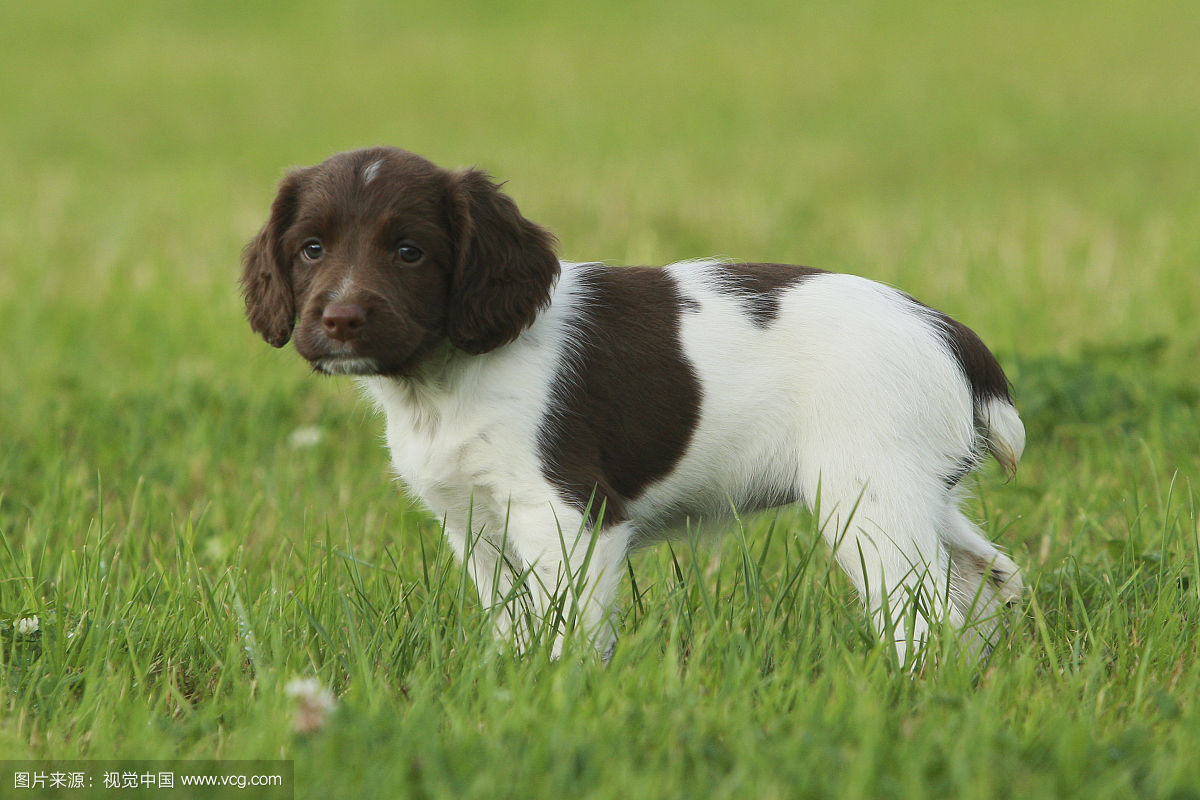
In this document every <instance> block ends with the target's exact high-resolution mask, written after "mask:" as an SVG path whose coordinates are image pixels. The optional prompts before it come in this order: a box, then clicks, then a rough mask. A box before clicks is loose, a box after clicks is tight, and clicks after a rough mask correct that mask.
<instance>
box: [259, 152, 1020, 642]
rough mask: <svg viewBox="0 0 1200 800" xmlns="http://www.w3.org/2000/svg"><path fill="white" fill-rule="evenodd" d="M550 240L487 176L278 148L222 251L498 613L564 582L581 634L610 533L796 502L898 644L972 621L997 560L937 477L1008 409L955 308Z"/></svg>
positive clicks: (884, 291) (755, 269)
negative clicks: (948, 310)
mask: <svg viewBox="0 0 1200 800" xmlns="http://www.w3.org/2000/svg"><path fill="white" fill-rule="evenodd" d="M554 247H555V241H554V238H553V237H552V236H551V235H550V234H549V233H548V232H547V231H546V230H544V229H543V228H541V227H539V226H538V225H536V224H534V223H533V222H531V221H529V220H528V219H526V218H525V217H523V216H522V215H521V213H520V211H519V210H518V209H517V207H516V205H515V204H514V203H513V201H512V200H511V199H509V197H507V196H506V195H505V194H504V193H502V192H501V191H500V187H499V186H498V185H497V184H496V183H494V182H493V181H492V180H491V179H490V178H489V177H488V176H487V175H486V174H484V173H482V172H479V171H476V170H473V169H465V170H446V169H442V168H440V167H438V166H436V165H434V164H432V163H430V162H429V161H427V160H425V159H423V158H421V157H419V156H417V155H414V154H412V153H409V152H405V151H403V150H397V149H392V148H374V149H368V150H358V151H354V152H348V153H341V154H338V155H335V156H333V157H331V158H330V159H328V160H327V161H325V162H324V163H322V164H319V165H317V166H315V167H309V168H305V169H297V170H294V171H292V172H290V173H289V174H288V175H287V176H286V177H285V178H284V179H283V181H282V182H281V183H280V185H279V190H278V194H277V196H276V197H275V200H274V203H273V204H272V206H271V212H270V216H269V218H268V220H267V222H266V224H265V225H264V226H263V228H262V230H261V231H260V232H259V234H258V235H257V236H256V237H255V238H254V239H253V240H252V241H251V242H250V243H249V244H248V245H247V247H246V250H245V254H244V264H243V266H244V272H243V275H242V287H243V290H244V294H245V300H246V314H247V317H248V319H249V322H250V325H251V327H252V328H253V329H254V330H255V331H257V332H258V333H260V334H261V335H262V336H263V338H265V339H266V340H267V341H268V342H270V343H271V344H272V345H274V346H275V347H282V346H283V345H284V344H286V343H287V342H288V340H289V339H294V340H295V343H296V349H297V350H298V351H299V352H300V354H301V355H302V356H303V357H304V358H306V359H307V360H308V362H309V363H310V364H311V365H312V367H313V369H315V370H316V371H317V372H321V373H325V374H328V375H353V376H356V377H357V378H358V379H359V380H360V381H361V383H362V384H363V385H364V386H365V388H366V390H367V392H368V393H369V394H370V396H371V397H372V398H373V399H374V401H375V403H376V404H377V405H378V407H379V408H380V409H381V410H382V411H383V413H384V415H385V417H386V420H387V443H388V447H389V449H390V452H391V461H392V465H393V466H394V468H395V471H396V473H397V474H398V475H399V477H400V478H401V479H403V481H404V483H405V484H407V486H408V487H409V489H410V490H411V491H412V493H413V494H414V495H415V496H416V497H418V498H419V499H420V500H421V501H422V502H423V503H424V504H425V505H426V506H427V507H428V508H429V510H430V511H431V512H432V513H433V514H434V516H435V517H437V519H439V520H443V521H444V526H445V534H446V536H447V538H448V539H449V541H450V543H451V544H452V546H453V548H454V550H455V551H456V552H457V553H458V554H459V556H460V557H461V558H463V559H465V561H466V563H467V567H468V570H469V572H470V574H471V576H472V578H473V579H474V581H475V583H476V587H477V588H478V590H479V593H480V596H481V599H482V601H483V602H484V604H485V605H486V606H498V608H497V612H496V617H497V626H498V628H499V631H500V633H501V634H502V635H507V633H508V631H509V630H510V629H511V628H513V627H514V626H515V627H516V629H517V633H518V640H521V639H522V638H523V637H527V636H528V634H529V628H528V625H529V622H528V621H529V620H535V621H536V620H537V619H538V618H539V616H540V617H543V618H547V617H551V616H553V614H555V613H562V612H563V611H564V607H563V605H558V604H559V603H562V602H563V598H564V597H565V598H566V600H565V605H566V606H567V608H566V611H567V613H569V614H571V615H573V616H574V615H577V616H575V619H576V620H577V621H578V622H579V623H580V624H581V625H582V627H583V629H584V630H585V631H586V632H587V634H588V635H589V636H590V637H591V639H592V641H593V642H594V643H595V645H596V647H597V648H598V649H599V650H600V651H601V652H607V651H608V649H609V648H610V646H611V644H612V643H613V642H614V641H615V632H614V629H613V623H612V618H613V615H612V613H611V607H612V603H613V598H614V595H615V593H616V590H617V586H618V581H619V579H620V576H621V574H622V571H623V563H624V560H625V558H626V556H627V555H628V553H629V552H630V550H631V549H632V548H634V547H637V546H641V545H645V544H648V543H650V542H653V541H655V540H657V539H660V538H663V536H664V535H665V533H666V532H670V531H672V530H678V529H679V528H681V527H684V526H686V525H688V524H690V523H693V522H695V521H698V520H700V519H702V518H703V519H705V520H712V519H714V518H720V517H722V516H728V515H729V513H730V510H731V509H736V510H737V511H739V512H749V511H752V510H755V509H764V508H772V507H775V506H780V505H783V504H787V503H796V502H798V503H803V504H805V505H807V506H808V507H809V508H816V509H819V514H820V519H819V520H818V523H819V526H820V528H821V530H822V531H823V532H824V536H825V538H826V539H827V540H828V543H829V545H830V546H831V548H832V549H833V553H834V556H835V558H836V560H837V562H838V563H839V564H840V565H841V567H842V568H843V569H844V570H845V572H846V574H847V575H848V576H849V578H850V580H851V581H852V582H853V584H854V586H855V587H856V588H857V589H858V591H859V592H860V594H861V596H862V598H863V600H864V602H865V603H866V604H867V606H868V608H869V609H870V611H871V613H872V617H873V619H874V621H875V624H876V627H877V628H878V630H879V632H880V633H881V635H884V636H889V637H893V638H894V640H895V643H896V647H897V651H898V654H899V656H900V658H901V661H902V662H903V661H905V659H906V658H907V657H908V656H910V655H912V652H913V651H912V650H911V648H912V647H913V645H914V644H916V645H918V646H919V645H920V643H922V642H924V641H925V640H926V639H927V637H928V635H929V632H930V627H931V625H934V624H936V623H939V622H941V621H949V622H950V623H952V624H953V625H955V626H958V627H959V628H962V629H964V630H965V631H966V636H967V637H968V638H969V639H971V640H973V641H974V642H975V646H976V648H977V649H985V648H986V647H987V646H988V641H989V639H990V638H991V636H992V635H993V633H994V632H995V622H994V619H995V618H996V616H997V612H998V611H1000V610H1001V609H1002V607H1003V606H1005V605H1007V604H1010V603H1012V602H1014V601H1015V600H1016V599H1017V598H1018V597H1019V596H1020V593H1021V577H1020V572H1019V570H1018V568H1017V566H1016V564H1014V563H1013V561H1012V560H1011V559H1010V558H1009V557H1008V556H1007V555H1005V554H1004V553H1002V552H1000V551H999V550H998V549H997V548H996V546H995V545H994V544H993V543H992V542H990V541H989V540H988V539H987V538H986V537H985V536H984V535H983V533H982V532H981V531H980V529H979V528H978V527H977V526H976V525H975V524H973V523H972V522H971V521H970V520H968V519H967V518H966V517H965V516H964V515H963V513H962V512H961V511H960V508H959V506H960V500H961V498H960V490H959V489H958V488H957V487H958V484H959V482H960V481H961V480H962V479H963V478H964V477H965V476H966V475H967V474H968V473H969V472H970V471H971V470H972V469H974V468H975V467H976V466H977V465H978V464H979V462H980V460H981V459H982V457H983V456H984V454H985V453H986V452H990V453H991V454H992V455H993V456H995V458H996V459H997V460H998V461H999V462H1000V463H1001V465H1003V467H1004V468H1005V469H1006V470H1007V471H1008V472H1009V473H1011V472H1012V471H1013V470H1014V469H1015V468H1016V465H1017V461H1018V459H1019V458H1020V456H1021V451H1022V449H1023V447H1024V443H1025V432H1024V427H1023V426H1022V424H1021V420H1020V417H1019V416H1018V415H1017V410H1016V408H1015V407H1014V406H1013V403H1012V399H1011V397H1010V394H1009V385H1008V381H1007V379H1006V378H1005V375H1004V373H1003V371H1002V370H1001V368H1000V365H999V364H998V363H997V361H996V359H995V357H994V356H993V355H992V354H991V353H990V352H989V351H988V349H987V348H986V347H985V346H984V345H983V343H982V342H981V341H980V340H979V338H978V337H977V336H976V335H975V334H974V333H973V332H971V331H970V330H969V329H968V328H967V327H965V326H964V325H962V324H960V323H958V322H956V321H954V320H952V319H950V318H949V317H948V316H946V315H945V314H942V313H940V312H938V311H935V310H933V309H931V308H929V307H927V306H925V305H922V304H921V303H919V302H917V301H916V300H914V299H913V298H911V297H909V296H908V295H906V294H902V293H901V292H898V291H896V290H894V289H891V288H889V287H887V286H884V285H881V284H879V283H875V282H873V281H870V280H866V279H864V278H859V277H854V276H851V275H841V274H835V273H830V272H824V271H821V270H816V269H809V268H806V267H797V266H788V265H782V264H739V263H731V262H727V261H719V260H704V261H688V262H682V263H677V264H672V265H670V266H666V267H662V268H658V269H654V268H644V267H612V266H606V265H603V264H583V263H568V262H562V261H559V260H558V258H557V257H556V256H555V249H554ZM520 584H523V585H524V588H522V586H521V585H520ZM518 592H528V597H529V598H530V599H531V600H532V612H533V613H532V614H520V615H516V614H514V613H512V610H511V609H512V603H511V602H507V601H511V600H512V598H513V597H514V596H516V594H517V593H518ZM564 593H565V594H564ZM910 612H912V613H910ZM905 619H908V620H909V621H910V622H909V623H908V624H907V625H906V624H905V623H904V622H903V621H904V620H905ZM522 620H526V622H524V623H523V622H522ZM559 645H561V641H559V642H558V644H556V647H557V646H559Z"/></svg>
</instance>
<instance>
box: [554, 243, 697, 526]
mask: <svg viewBox="0 0 1200 800" xmlns="http://www.w3.org/2000/svg"><path fill="white" fill-rule="evenodd" d="M581 282H582V284H583V285H584V286H585V290H584V293H583V294H584V297H586V298H588V299H587V300H586V301H585V312H584V314H585V316H584V319H582V320H581V321H580V322H579V323H578V326H579V330H578V331H576V332H572V333H569V334H568V335H569V336H571V337H573V339H574V340H575V341H576V342H579V343H581V347H580V349H579V350H578V351H575V352H573V353H569V354H568V355H566V356H565V357H564V363H563V365H562V367H561V368H560V371H559V374H558V377H557V378H556V380H555V385H554V389H553V395H552V401H551V407H550V409H549V410H548V411H547V413H546V416H545V417H544V419H543V421H542V428H541V431H540V435H539V442H538V447H539V452H540V454H541V456H542V462H543V464H544V466H543V473H544V474H545V476H546V478H547V479H548V480H549V481H550V482H551V483H552V484H554V485H555V486H556V487H557V488H558V490H559V492H560V494H561V495H562V496H563V497H564V498H565V499H566V500H567V501H568V502H570V503H571V504H572V505H573V506H575V507H576V508H578V509H580V510H583V509H585V508H586V507H587V506H588V504H589V502H590V503H591V509H590V512H589V513H590V517H591V521H592V522H593V523H594V522H595V521H596V518H597V516H598V515H599V512H600V508H601V505H603V506H604V509H605V510H604V518H605V520H606V521H609V522H614V521H615V522H619V521H621V520H623V519H625V504H626V503H627V502H628V501H630V500H633V499H635V498H636V497H638V496H639V495H641V493H642V492H643V491H645V489H646V487H648V486H649V485H650V484H652V483H654V482H655V481H657V480H659V479H661V478H662V477H664V476H665V475H667V474H668V473H669V472H670V471H671V470H672V469H674V467H675V465H676V464H677V463H678V462H679V459H680V458H682V457H683V454H684V452H685V451H686V449H687V446H688V443H689V442H690V441H691V437H692V433H693V431H694V430H695V428H696V425H697V423H698V421H699V418H700V399H701V397H700V383H699V381H698V379H697V378H696V374H695V372H694V371H693V369H692V366H691V364H689V363H688V362H687V360H686V359H685V358H684V356H683V350H682V343H681V340H680V313H681V309H682V306H683V299H682V298H681V296H680V293H679V290H678V287H677V285H676V283H675V281H674V280H673V279H672V278H671V276H670V275H669V274H667V273H666V272H664V271H662V270H659V269H654V268H647V267H603V266H596V267H589V268H587V270H586V271H585V272H583V274H582V276H581ZM593 493H594V495H593Z"/></svg>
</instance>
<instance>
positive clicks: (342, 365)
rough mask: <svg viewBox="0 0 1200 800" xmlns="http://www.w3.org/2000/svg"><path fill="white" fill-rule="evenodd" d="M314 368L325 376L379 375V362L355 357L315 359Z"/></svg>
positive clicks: (339, 356) (331, 356)
mask: <svg viewBox="0 0 1200 800" xmlns="http://www.w3.org/2000/svg"><path fill="white" fill-rule="evenodd" d="M311 363H312V367H313V370H314V371H316V372H320V373H321V374H323V375H379V374H380V373H381V372H382V371H383V370H382V368H381V366H380V364H379V362H378V361H376V360H375V359H373V358H364V357H363V356H355V355H328V356H321V357H320V358H316V359H313V361H312V362H311Z"/></svg>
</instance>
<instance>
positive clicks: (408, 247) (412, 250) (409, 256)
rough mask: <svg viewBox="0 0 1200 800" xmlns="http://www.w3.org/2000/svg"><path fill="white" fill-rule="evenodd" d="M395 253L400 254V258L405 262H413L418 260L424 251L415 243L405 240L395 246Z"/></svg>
mask: <svg viewBox="0 0 1200 800" xmlns="http://www.w3.org/2000/svg"><path fill="white" fill-rule="evenodd" d="M396 255H398V256H400V260H401V261H403V262H404V263H405V264H413V263H416V262H417V261H420V260H421V256H422V255H424V253H422V252H421V248H419V247H417V246H416V245H414V244H410V243H408V242H405V243H403V244H401V245H400V246H399V247H397V248H396Z"/></svg>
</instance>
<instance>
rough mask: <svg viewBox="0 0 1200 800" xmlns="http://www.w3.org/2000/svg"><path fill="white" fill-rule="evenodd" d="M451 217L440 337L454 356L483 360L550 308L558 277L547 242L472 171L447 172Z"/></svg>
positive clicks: (505, 198)
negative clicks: (450, 259) (450, 261)
mask: <svg viewBox="0 0 1200 800" xmlns="http://www.w3.org/2000/svg"><path fill="white" fill-rule="evenodd" d="M450 214H451V218H452V220H453V224H454V225H455V228H456V233H457V245H458V253H457V254H456V255H457V259H456V263H455V267H454V274H453V276H452V277H451V285H450V304H449V310H448V313H447V320H446V331H447V335H448V336H449V337H450V341H451V342H453V343H454V345H455V346H456V347H458V348H459V349H461V350H465V351H466V352H468V353H486V352H487V351H489V350H495V349H496V348H497V347H500V346H501V345H505V344H508V343H509V342H511V341H512V340H513V339H515V338H517V335H518V334H520V333H521V331H523V330H525V329H526V328H528V327H529V326H530V325H531V324H533V320H534V318H535V317H536V316H537V314H538V312H539V311H541V310H542V309H543V308H545V307H546V306H547V305H548V304H549V303H550V288H551V286H553V284H554V280H555V278H556V277H558V271H559V266H558V258H557V257H556V256H555V255H554V237H553V236H552V235H551V234H550V233H549V232H548V231H546V230H545V229H544V228H542V227H540V226H538V225H536V224H534V223H532V222H530V221H529V220H527V219H525V217H523V216H521V212H520V211H519V210H518V209H517V204H516V203H514V202H513V201H512V200H511V199H509V197H508V196H507V195H505V194H504V193H503V192H501V191H500V187H499V186H498V185H497V184H495V183H493V182H492V180H491V178H489V177H488V176H487V174H485V173H483V172H480V171H478V170H473V169H472V170H463V171H460V172H455V173H452V175H451V184H450Z"/></svg>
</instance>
